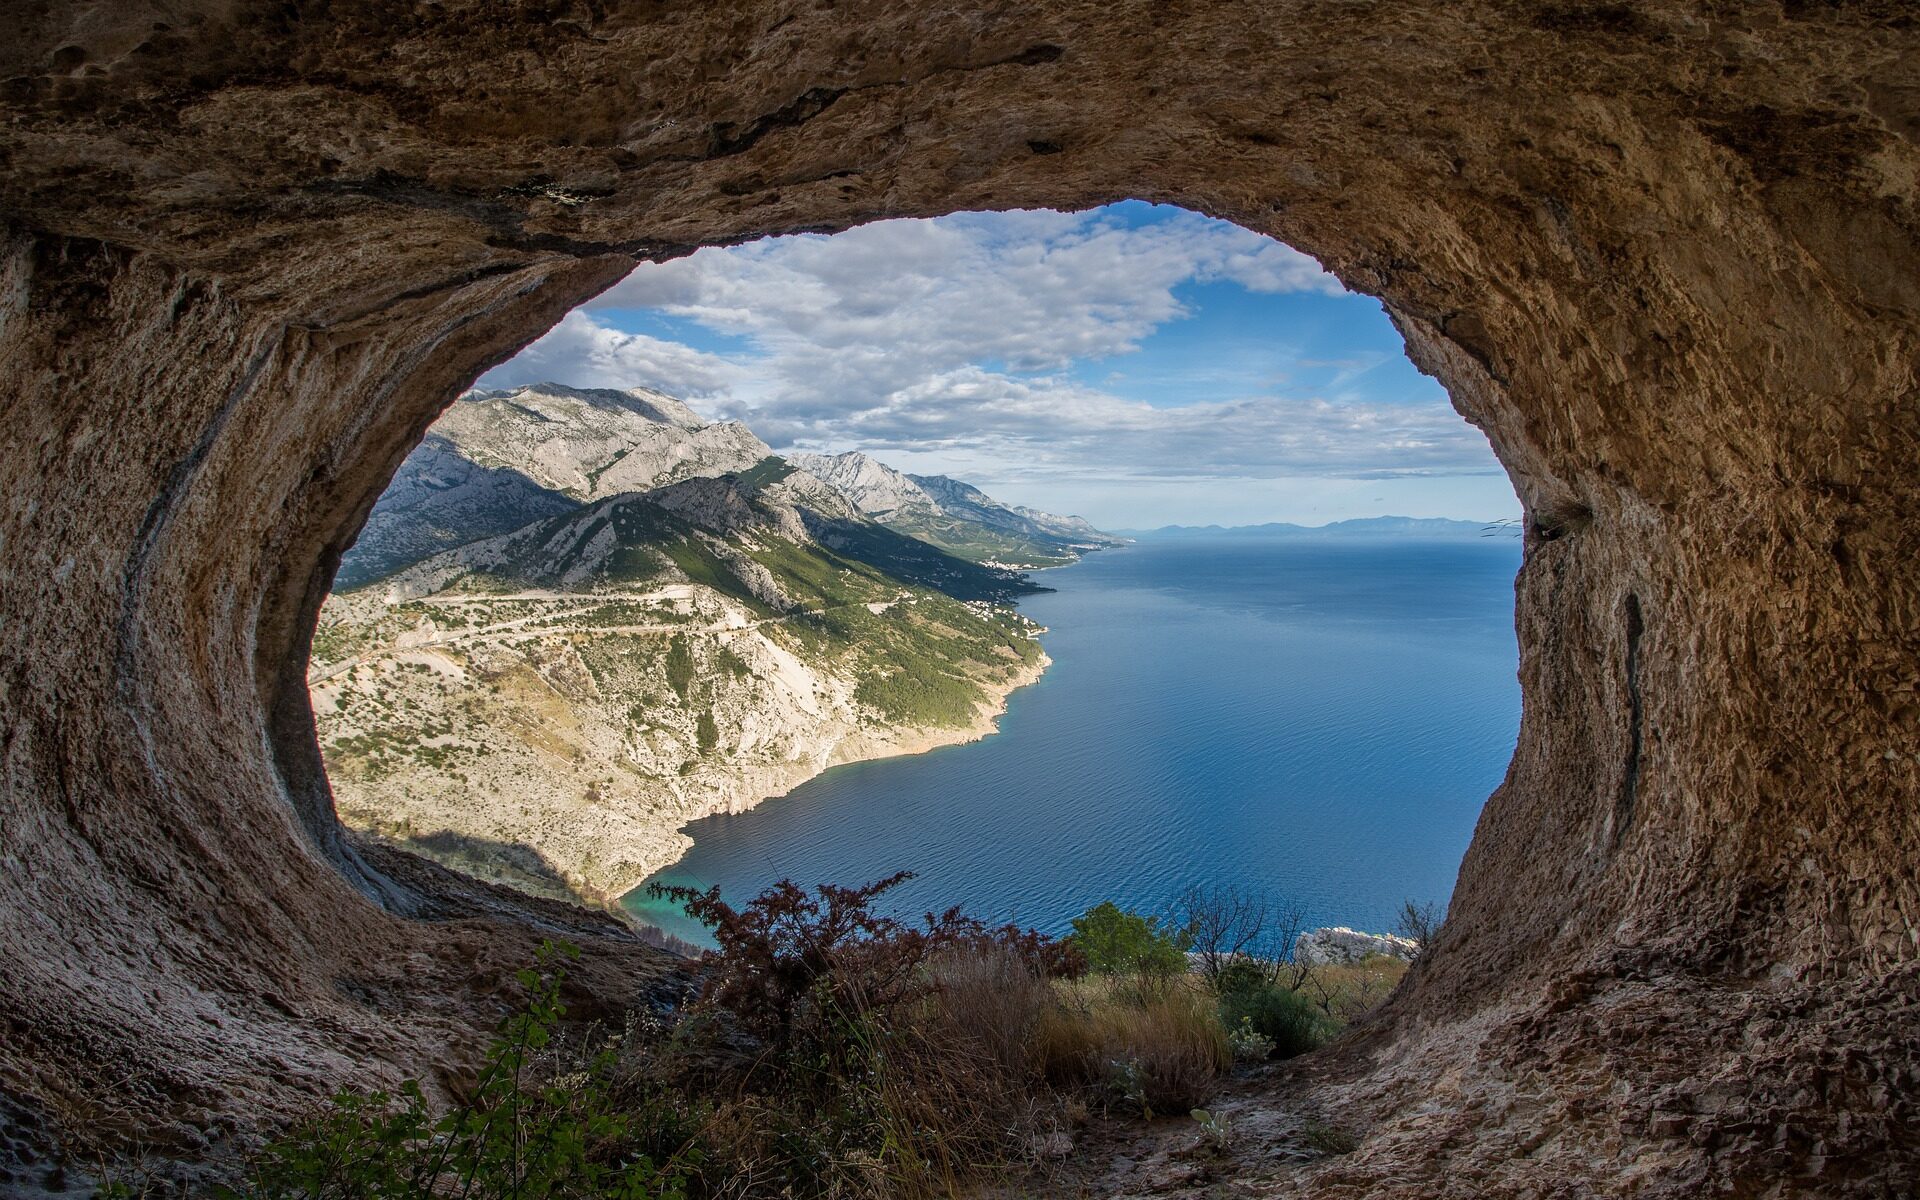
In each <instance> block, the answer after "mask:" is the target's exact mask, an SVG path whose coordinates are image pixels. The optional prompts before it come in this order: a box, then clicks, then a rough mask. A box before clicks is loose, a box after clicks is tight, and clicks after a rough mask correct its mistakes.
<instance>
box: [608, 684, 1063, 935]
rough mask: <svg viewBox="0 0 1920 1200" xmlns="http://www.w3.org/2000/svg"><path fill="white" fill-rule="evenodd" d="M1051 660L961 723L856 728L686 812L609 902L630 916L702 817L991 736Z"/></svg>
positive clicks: (996, 691)
mask: <svg viewBox="0 0 1920 1200" xmlns="http://www.w3.org/2000/svg"><path fill="white" fill-rule="evenodd" d="M1052 665H1053V660H1052V659H1051V658H1049V657H1048V656H1047V654H1046V652H1045V651H1042V652H1041V654H1040V656H1039V657H1038V658H1037V659H1035V660H1034V661H1033V662H1031V663H1023V664H1021V667H1020V669H1019V670H1017V671H1016V672H1015V673H1014V675H1013V676H1012V677H1011V678H1009V679H1007V680H1004V681H1002V682H1001V683H999V684H995V685H991V687H990V694H989V697H988V699H987V700H986V701H985V702H983V703H982V704H980V705H979V706H978V707H977V708H976V709H975V715H974V719H973V720H972V721H971V722H969V723H967V724H965V725H947V726H909V727H905V728H901V729H896V730H892V731H889V732H887V733H885V734H881V733H878V732H877V731H866V730H856V731H853V732H851V733H849V734H848V735H847V736H845V737H842V738H841V739H840V740H839V741H837V742H836V743H835V745H834V748H833V750H832V751H831V752H830V753H829V754H828V755H827V756H826V758H825V759H824V760H823V761H821V762H820V763H818V764H817V765H815V766H812V767H809V768H803V769H802V770H800V771H797V772H794V773H792V777H791V778H790V779H788V780H787V781H786V782H785V783H783V784H782V785H781V786H779V787H777V788H773V789H765V788H760V789H741V790H740V794H739V795H736V796H733V797H731V798H729V799H726V800H723V801H720V802H717V803H713V804H710V805H707V806H704V807H702V808H700V809H698V810H697V811H691V812H689V813H688V814H687V815H686V816H685V817H683V818H682V819H681V820H680V822H679V824H678V825H676V826H675V827H674V829H673V831H672V834H673V837H674V839H675V840H676V841H677V842H678V843H679V846H678V848H677V850H676V851H675V853H674V854H673V855H672V856H671V857H665V858H661V859H660V860H659V861H657V862H654V863H653V865H651V866H649V867H648V868H647V869H646V871H645V872H644V873H643V874H642V875H641V876H640V877H639V878H638V879H637V880H635V881H634V882H633V883H632V884H630V885H628V886H627V887H625V888H623V889H621V890H620V891H619V892H618V893H617V895H616V896H615V897H614V899H613V901H612V904H613V906H614V907H615V908H617V909H620V911H621V912H622V913H623V915H627V916H629V917H630V916H631V914H630V913H626V912H625V909H624V907H623V906H622V904H621V901H623V900H624V899H625V898H626V897H627V896H630V895H632V894H633V893H634V892H637V891H639V890H640V889H641V888H642V887H644V886H645V885H646V881H647V880H648V879H650V878H652V877H653V876H655V875H657V874H659V873H660V872H661V871H664V870H666V869H667V868H669V867H671V866H673V865H674V864H675V863H677V862H679V861H680V860H681V859H683V858H685V857H686V856H687V852H688V851H689V850H691V849H693V844H694V842H693V838H692V837H690V836H688V835H687V834H686V833H685V832H684V830H685V827H686V826H687V825H690V824H692V823H693V822H695V821H698V820H700V819H702V818H704V817H713V816H720V815H723V814H725V815H735V814H738V813H744V812H751V811H753V810H754V809H756V808H758V807H760V805H762V804H765V803H766V802H767V801H769V800H778V799H780V798H781V797H783V796H785V795H787V794H788V793H789V792H792V791H793V790H794V789H795V788H797V787H799V786H801V785H802V784H804V783H808V782H810V781H812V780H814V779H817V778H819V777H820V776H821V775H824V774H826V773H827V772H828V771H831V770H832V769H833V768H835V767H842V766H847V765H850V764H852V763H861V762H874V761H877V760H880V759H886V758H906V757H910V756H912V755H917V754H926V753H928V752H930V751H933V750H939V749H942V748H944V747H947V746H964V745H967V744H969V743H972V742H977V741H980V740H982V739H984V738H987V737H991V736H992V735H994V734H996V733H998V732H999V731H1000V718H1001V717H1003V716H1005V715H1006V712H1007V700H1008V698H1009V697H1010V696H1012V695H1013V693H1015V692H1017V691H1019V690H1020V689H1021V688H1024V687H1028V686H1031V685H1032V684H1035V683H1038V682H1039V681H1040V679H1041V677H1042V676H1043V675H1045V674H1046V672H1047V668H1048V667H1050V666H1052ZM983 686H986V685H983ZM796 765H797V764H796ZM639 861H647V860H639Z"/></svg>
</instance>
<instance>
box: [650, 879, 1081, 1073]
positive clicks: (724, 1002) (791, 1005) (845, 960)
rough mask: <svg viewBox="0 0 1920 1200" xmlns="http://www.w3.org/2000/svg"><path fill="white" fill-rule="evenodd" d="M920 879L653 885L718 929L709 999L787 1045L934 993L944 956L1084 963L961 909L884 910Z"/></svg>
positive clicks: (709, 961)
mask: <svg viewBox="0 0 1920 1200" xmlns="http://www.w3.org/2000/svg"><path fill="white" fill-rule="evenodd" d="M912 878H913V873H912V872H910V871H901V872H899V873H898V874H895V875H890V876H888V877H887V878H885V879H882V880H878V881H877V882H874V883H870V884H867V885H866V886H865V887H858V888H849V887H840V886H836V885H834V884H821V885H819V886H817V887H815V888H814V890H813V894H812V895H809V894H808V893H807V892H806V890H804V889H803V888H801V887H800V886H799V885H798V884H795V883H794V882H793V881H792V880H790V879H783V880H781V881H780V882H778V883H776V884H774V885H773V886H772V887H770V888H768V889H767V890H766V891H764V892H762V893H761V894H760V895H759V896H757V897H755V898H754V899H753V900H752V901H750V902H749V903H748V904H747V905H746V906H745V907H744V908H740V909H735V908H733V907H732V906H731V905H729V904H727V903H726V902H725V901H724V900H722V899H721V898H720V889H719V888H713V889H711V890H709V891H705V892H701V891H697V890H695V889H693V888H683V887H665V886H662V885H660V884H654V885H652V887H650V888H649V893H650V894H651V895H653V896H654V897H656V898H660V897H664V898H666V899H670V900H673V901H675V902H677V903H679V904H680V905H681V906H682V907H684V908H685V909H686V912H687V914H688V915H689V916H691V917H693V918H694V919H695V920H697V921H700V922H701V923H702V924H704V925H706V926H707V927H708V928H709V929H710V930H712V931H713V938H714V941H715V943H716V944H717V945H718V946H719V950H718V952H717V953H714V954H711V955H708V956H707V957H706V959H705V960H703V961H704V962H705V964H706V965H707V967H708V968H709V970H708V975H707V980H706V983H705V986H704V988H703V990H702V992H701V1002H702V1003H703V1004H704V1005H705V1006H706V1007H708V1008H710V1009H716V1010H720V1011H724V1012H726V1013H727V1014H729V1015H730V1016H731V1017H732V1018H734V1019H735V1020H736V1021H738V1022H739V1024H740V1025H741V1027H742V1028H743V1029H745V1030H746V1031H747V1032H748V1033H750V1034H752V1035H753V1036H754V1037H756V1038H758V1039H760V1040H761V1041H763V1042H765V1043H767V1044H768V1045H769V1046H772V1047H773V1048H775V1049H779V1050H785V1049H788V1048H789V1047H791V1046H792V1045H793V1044H794V1043H795V1041H796V1039H798V1038H801V1037H804V1036H814V1035H827V1034H830V1033H833V1032H834V1031H836V1030H838V1031H840V1032H845V1030H844V1029H843V1028H842V1027H843V1026H844V1025H845V1023H846V1022H848V1021H854V1020H860V1019H864V1018H868V1017H876V1018H879V1019H881V1020H882V1021H884V1020H885V1018H886V1017H887V1016H888V1015H889V1014H890V1013H891V1012H892V1011H893V1010H895V1009H897V1008H899V1007H900V1006H901V1005H903V1004H905V1003H907V1002H908V1001H911V1000H915V999H918V998H920V997H921V996H924V995H925V994H926V993H927V991H928V990H929V988H930V987H931V986H932V984H933V976H932V974H931V973H930V971H929V968H930V966H931V964H932V962H933V960H934V959H935V958H936V957H937V956H939V955H941V954H945V953H951V952H957V951H961V950H985V949H996V950H1002V951H1004V952H1006V953H1009V954H1012V955H1014V956H1015V957H1017V958H1019V959H1021V960H1022V961H1024V962H1025V963H1026V965H1027V966H1028V968H1029V969H1031V970H1032V971H1034V972H1035V973H1036V974H1039V975H1041V976H1051V975H1070V974H1074V973H1076V972H1077V970H1079V969H1080V961H1079V958H1078V955H1077V953H1076V952H1075V951H1073V950H1072V949H1070V948H1067V947H1064V946H1062V945H1060V943H1058V942H1056V941H1054V940H1053V939H1051V938H1048V937H1046V936H1044V935H1042V934H1039V933H1035V932H1033V931H1031V930H1021V929H1018V928H1016V927H1014V926H1011V925H1008V926H1003V927H1000V928H992V927H989V926H987V925H984V924H982V923H981V922H979V921H977V920H974V919H973V918H971V917H968V916H964V915H962V914H961V912H960V911H959V910H958V909H957V908H955V909H948V910H947V911H946V912H944V913H942V914H941V915H939V916H937V917H936V916H933V915H932V914H928V915H927V916H926V917H925V918H923V920H922V921H921V923H919V924H917V925H916V924H908V923H907V922H904V921H901V920H899V919H897V918H894V917H889V916H885V915H883V914H881V913H878V912H875V911H874V908H873V904H874V902H875V901H876V900H878V899H879V898H880V897H881V896H883V895H885V894H886V893H887V892H889V891H892V890H893V889H894V888H897V887H899V886H900V885H901V884H903V883H906V882H907V881H908V880H910V879H912Z"/></svg>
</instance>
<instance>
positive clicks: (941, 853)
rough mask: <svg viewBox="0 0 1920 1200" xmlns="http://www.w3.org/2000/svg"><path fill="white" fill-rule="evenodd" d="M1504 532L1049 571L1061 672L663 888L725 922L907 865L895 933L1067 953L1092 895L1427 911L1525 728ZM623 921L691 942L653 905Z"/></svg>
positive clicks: (771, 813) (703, 857)
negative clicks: (1214, 895) (988, 927)
mask: <svg viewBox="0 0 1920 1200" xmlns="http://www.w3.org/2000/svg"><path fill="white" fill-rule="evenodd" d="M1519 558H1520V547H1519V545H1518V543H1517V542H1516V541H1513V540H1511V539H1506V538H1487V539H1481V538H1471V537H1469V538H1446V539H1442V538H1436V539H1428V540H1415V539H1395V538H1385V537H1354V538H1323V539H1315V538H1299V537H1247V536H1244V535H1242V536H1226V537H1219V536H1204V535H1203V536H1193V535H1188V536H1184V537H1178V538H1154V537H1145V538H1142V539H1141V540H1140V541H1139V542H1137V543H1135V544H1133V545H1130V546H1125V547H1121V548H1118V549H1113V550H1106V551H1101V552H1098V553H1094V554H1090V555H1088V556H1087V557H1086V558H1085V559H1084V560H1083V561H1081V562H1079V563H1076V564H1074V565H1073V566H1070V567H1063V568H1059V569H1056V570H1051V571H1047V572H1044V573H1042V574H1040V575H1039V576H1038V579H1039V581H1040V582H1042V583H1045V584H1047V585H1048V586H1050V587H1053V588H1055V589H1057V590H1056V591H1054V592H1051V593H1047V594H1042V595H1038V596H1033V597H1030V598H1028V599H1027V600H1025V601H1023V602H1022V604H1021V609H1022V611H1023V612H1026V613H1027V614H1028V615H1029V616H1031V617H1033V618H1034V619H1035V620H1037V621H1039V622H1041V623H1042V624H1044V625H1046V626H1047V627H1048V630H1049V632H1048V633H1046V634H1045V635H1044V637H1043V643H1044V645H1045V646H1046V649H1047V653H1048V654H1049V655H1050V656H1051V657H1052V658H1053V660H1054V661H1053V665H1052V667H1050V668H1049V669H1048V670H1047V672H1046V674H1045V675H1044V676H1043V677H1042V678H1041V680H1040V681H1039V682H1038V683H1036V684H1034V685H1032V686H1031V687H1028V688H1024V689H1022V690H1021V691H1019V692H1016V693H1014V695H1013V696H1012V697H1011V698H1010V701H1009V704H1008V708H1007V712H1006V714H1005V716H1004V717H1002V718H1001V724H1000V732H999V733H997V734H995V735H993V736H991V737H988V738H985V739H983V740H981V741H978V742H974V743H970V744H967V745H963V746H951V747H945V748H942V749H939V750H935V751H932V752H930V753H927V754H922V755H915V756H911V757H902V758H893V759H882V760H878V761H874V762H865V763H854V764H850V765H847V766H843V767H836V768H834V769H833V770H831V771H828V772H826V773H825V774H823V775H821V776H819V777H817V778H815V779H813V780H810V781H809V782H807V783H806V784H803V785H802V786H800V787H799V788H796V789H795V790H794V791H792V792H791V793H789V794H788V795H786V796H783V797H779V798H776V799H772V800H769V801H766V802H765V803H763V804H761V805H760V806H759V807H758V808H755V809H753V810H752V811H750V812H746V813H740V814H734V815H726V816H715V817H709V818H705V819H702V820H699V821H695V822H692V823H691V824H689V825H688V826H687V827H686V831H687V833H688V834H689V835H690V836H691V837H692V838H693V839H694V846H693V849H692V850H691V851H690V852H689V853H688V854H687V855H686V857H685V858H683V859H682V860H681V861H680V862H678V863H676V864H675V865H674V866H672V867H670V868H668V869H666V870H664V871H662V872H660V873H659V874H657V875H656V876H654V880H655V881H659V882H665V883H669V884H683V885H693V886H698V887H702V888H704V887H709V886H713V885H716V884H717V885H718V886H719V887H720V888H721V891H722V894H723V895H724V896H725V897H726V898H727V899H728V900H729V901H731V902H733V903H735V904H739V903H742V902H744V901H745V900H747V899H750V898H751V897H752V896H753V895H755V894H756V893H757V892H759V891H760V890H761V889H762V888H764V887H766V886H768V885H769V884H772V883H774V882H775V881H777V880H779V879H781V878H783V877H785V878H791V879H793V880H794V881H796V882H798V883H802V884H807V885H811V884H814V883H819V882H831V883H842V884H859V883H865V882H869V881H871V880H874V879H878V878H880V877H882V876H885V875H889V874H891V873H893V872H895V871H899V870H911V871H913V872H915V874H916V878H915V879H914V880H913V881H912V882H911V883H909V884H907V885H906V886H904V887H902V888H900V889H898V891H896V892H894V893H892V894H891V900H892V908H893V910H894V911H896V912H900V913H902V914H907V915H911V914H916V913H919V912H924V911H929V910H940V909H944V908H946V907H947V906H949V905H953V904H958V905H960V906H962V907H963V908H964V909H966V910H967V911H969V912H971V913H973V914H975V915H977V916H980V917H983V918H987V919H990V920H994V921H1002V920H1011V921H1018V922H1020V923H1022V924H1025V925H1032V926H1035V927H1037V928H1040V929H1042V930H1046V931H1049V932H1055V933H1057V932H1062V931H1064V930H1065V929H1066V927H1067V922H1068V921H1069V920H1070V919H1071V918H1072V917H1074V916H1076V915H1078V914H1079V913H1081V912H1083V911H1084V910H1085V909H1087V908H1088V907H1090V906H1091V905H1093V904H1096V903H1098V902H1099V901H1101V900H1107V899H1111V900H1114V901H1116V902H1118V903H1120V904H1121V905H1122V906H1123V907H1130V908H1136V909H1141V910H1146V911H1153V910H1156V909H1158V908H1160V907H1161V906H1162V905H1164V904H1165V902H1166V901H1167V900H1169V899H1170V898H1171V897H1172V896H1173V895H1174V894H1175V893H1176V892H1178V891H1179V890H1180V889H1181V888H1182V887H1184V886H1185V885H1187V884H1189V883H1194V882H1201V883H1222V884H1224V883H1234V884H1239V885H1242V886H1251V887H1256V888H1262V889H1267V890H1269V891H1270V892H1271V893H1273V894H1275V895H1278V896H1282V897H1285V898H1287V899H1290V900H1292V901H1294V902H1297V903H1298V904H1300V905H1301V906H1302V907H1303V908H1304V910H1305V912H1306V915H1307V919H1308V922H1309V924H1311V925H1331V924H1338V925H1351V926H1355V927H1358V928H1363V929H1371V930H1385V929H1388V928H1390V927H1391V925H1392V923H1393V919H1394V915H1395V913H1396V912H1397V911H1398V909H1399V906H1400V905H1401V903H1402V902H1403V901H1404V900H1407V899H1414V900H1417V901H1432V902H1436V903H1442V904H1444V902H1445V900H1446V898H1447V896H1448V894H1449V892H1450V890H1451V888H1452V886H1453V881H1454V877H1455V875H1456V874H1457V872H1458V869H1459V865H1460V858H1461V855H1462V854H1463V853H1464V851H1465V849H1466V845H1467V841H1468V839H1469V838H1470V837H1471V835H1472V832H1473V826H1474V822H1475V820H1476V818H1477V817H1478V815H1479V811H1480V808H1481V805H1482V803H1483V802H1484V801H1485V799H1486V797H1487V795H1488V793H1489V792H1491V791H1492V790H1493V788H1494V787H1495V786H1497V785H1498V784H1499V782H1500V780H1501V778H1502V776H1503V774H1504V772H1505V770H1506V766H1507V762H1508V759H1509V758H1510V757H1511V756H1512V753H1513V746H1514V740H1515V737H1516V734H1517V731H1518V727H1519V716H1520V695H1519V687H1518V684H1517V682H1516V679H1515V664H1516V651H1515V644H1514V634H1513V576H1514V572H1515V570H1516V569H1517V567H1518V565H1519ZM624 903H625V904H626V905H627V907H628V908H629V910H630V911H632V912H634V913H635V915H637V916H639V917H640V918H641V919H642V920H644V921H647V922H648V923H651V924H654V925H658V926H661V927H663V928H665V929H667V930H668V931H669V932H672V933H674V934H677V935H678V936H681V937H685V938H688V939H689V940H694V941H704V939H703V937H702V935H703V933H704V931H703V930H702V929H701V928H700V927H699V926H698V925H696V924H695V923H693V922H692V921H690V920H688V919H687V918H686V917H685V916H684V914H681V913H679V912H678V911H677V910H676V909H675V908H674V907H673V906H671V905H670V904H668V903H666V902H663V901H657V900H652V899H649V898H648V897H647V895H646V893H645V890H644V889H641V890H639V891H636V892H634V893H632V894H630V895H629V896H628V897H627V898H626V900H625V901H624Z"/></svg>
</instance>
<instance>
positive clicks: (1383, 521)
mask: <svg viewBox="0 0 1920 1200" xmlns="http://www.w3.org/2000/svg"><path fill="white" fill-rule="evenodd" d="M1511 524H1512V523H1511V522H1510V521H1506V520H1498V521H1456V520H1453V519H1452V518H1449V517H1356V518H1354V519H1352V520H1347V521H1334V522H1331V523H1329V524H1326V525H1295V524H1293V523H1291V522H1288V521H1269V522H1267V523H1266V524H1264V525H1162V526H1161V527H1160V528H1158V529H1118V530H1114V532H1115V533H1116V534H1119V535H1120V536H1122V537H1134V538H1174V537H1269V538H1343V537H1430V538H1456V537H1505V536H1512V534H1511V531H1510V526H1511Z"/></svg>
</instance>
